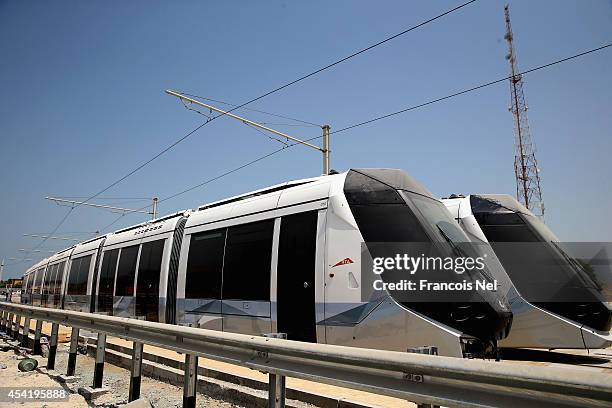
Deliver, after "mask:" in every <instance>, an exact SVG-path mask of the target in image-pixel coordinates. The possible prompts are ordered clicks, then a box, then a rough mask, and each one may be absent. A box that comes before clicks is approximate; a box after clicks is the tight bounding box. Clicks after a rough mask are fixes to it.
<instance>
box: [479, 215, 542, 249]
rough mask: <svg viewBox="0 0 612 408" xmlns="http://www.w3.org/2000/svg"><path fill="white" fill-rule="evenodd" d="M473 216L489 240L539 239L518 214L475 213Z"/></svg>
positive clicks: (530, 240)
mask: <svg viewBox="0 0 612 408" xmlns="http://www.w3.org/2000/svg"><path fill="white" fill-rule="evenodd" d="M475 217H476V220H477V221H478V223H479V224H480V227H481V228H482V232H484V234H485V236H486V237H487V240H489V241H490V242H538V241H539V239H538V237H537V236H536V235H535V234H534V233H533V231H531V229H530V228H529V226H528V225H527V224H526V223H525V221H523V219H522V218H521V217H520V216H519V215H518V214H514V213H505V214H475Z"/></svg>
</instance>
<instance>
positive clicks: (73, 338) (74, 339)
mask: <svg viewBox="0 0 612 408" xmlns="http://www.w3.org/2000/svg"><path fill="white" fill-rule="evenodd" d="M78 346H79V328H78V327H73V328H72V332H71V333H70V352H69V353H68V369H67V370H66V375H67V376H69V377H73V376H74V371H75V369H76V358H77V347H78Z"/></svg>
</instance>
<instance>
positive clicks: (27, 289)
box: [23, 275, 32, 293]
mask: <svg viewBox="0 0 612 408" xmlns="http://www.w3.org/2000/svg"><path fill="white" fill-rule="evenodd" d="M30 276H32V275H26V276H25V278H24V279H23V291H24V292H25V293H29V292H30Z"/></svg>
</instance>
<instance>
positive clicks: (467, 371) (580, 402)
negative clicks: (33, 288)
mask: <svg viewBox="0 0 612 408" xmlns="http://www.w3.org/2000/svg"><path fill="white" fill-rule="evenodd" d="M0 310H2V311H3V312H7V313H13V314H16V315H19V316H25V317H26V318H30V319H37V320H44V321H49V322H54V323H59V324H63V325H66V326H71V327H77V328H80V329H87V330H91V331H94V332H98V333H104V334H106V335H111V336H116V337H120V338H124V339H127V340H131V341H135V342H140V343H143V344H151V345H156V346H160V347H164V348H166V349H169V350H174V351H178V352H181V353H185V354H188V355H197V356H203V357H206V358H211V359H214V360H219V361H224V362H228V363H231V364H237V365H241V366H246V367H249V368H252V369H255V370H259V371H264V372H267V373H270V374H273V375H279V376H287V377H294V378H300V379H305V380H310V381H315V382H319V383H325V384H331V385H336V386H341V387H348V388H353V389H358V390H363V391H369V392H374V393H378V394H383V395H388V396H392V397H397V398H402V399H406V400H409V401H413V402H417V403H429V404H437V405H445V406H462V407H487V406H488V407H505V406H508V407H511V406H512V407H514V406H538V407H549V406H550V407H553V406H555V407H558V406H581V407H585V406H586V407H588V406H592V407H605V406H610V403H611V402H612V375H605V374H603V373H602V372H601V371H599V370H592V371H590V372H587V371H585V370H584V369H576V368H571V367H563V366H560V365H554V366H548V367H542V366H533V365H526V364H504V363H499V362H493V361H484V360H468V359H460V358H453V357H442V356H429V355H421V354H415V353H402V352H395V351H384V350H373V349H362V348H355V347H346V346H336V345H327V344H312V343H304V342H297V341H291V340H284V339H278V338H268V337H260V336H252V335H244V334H236V333H223V332H218V331H214V330H206V329H199V328H193V327H184V326H176V325H168V324H163V323H155V322H147V321H143V320H137V319H130V318H122V317H114V316H106V315H98V314H91V313H82V312H74V311H67V310H61V309H46V308H41V307H34V306H26V305H20V304H14V303H5V302H1V303H0Z"/></svg>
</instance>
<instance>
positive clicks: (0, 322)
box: [0, 310, 6, 330]
mask: <svg viewBox="0 0 612 408" xmlns="http://www.w3.org/2000/svg"><path fill="white" fill-rule="evenodd" d="M5 318H6V312H5V311H4V310H2V311H0V330H4V319H5Z"/></svg>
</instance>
